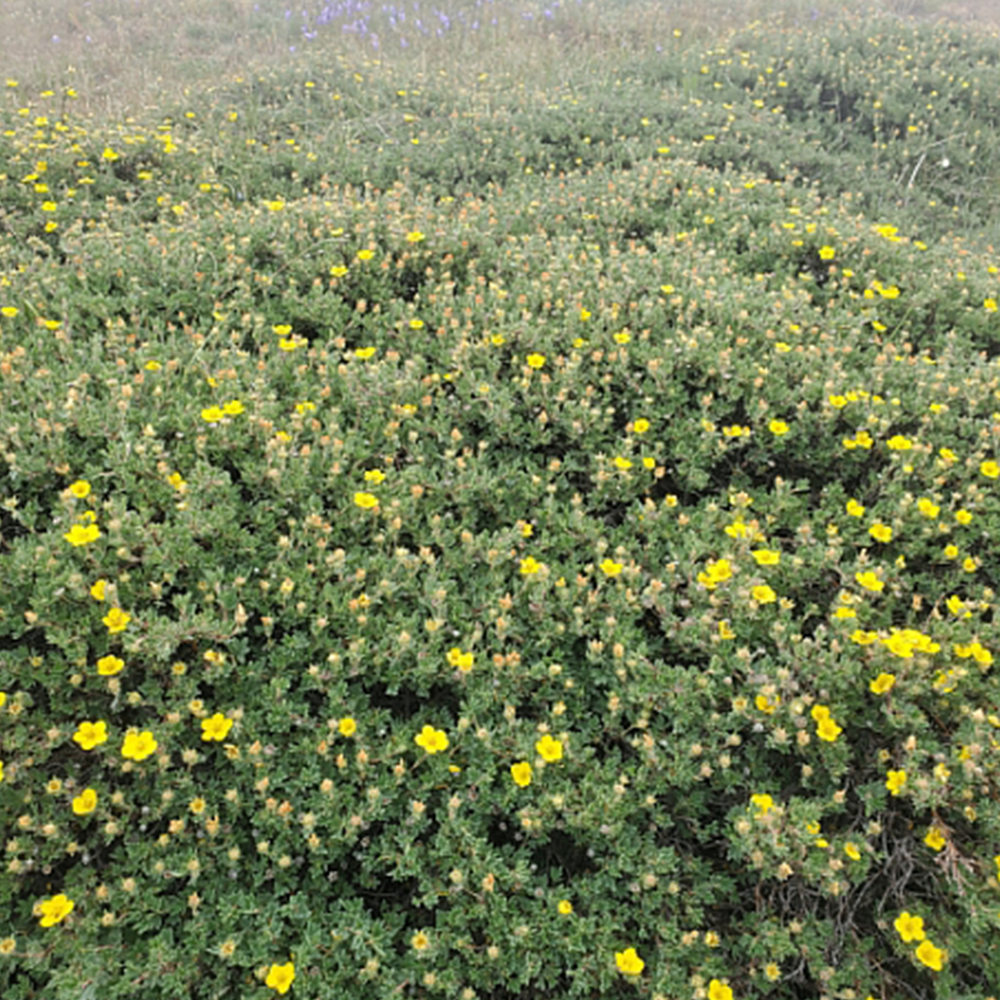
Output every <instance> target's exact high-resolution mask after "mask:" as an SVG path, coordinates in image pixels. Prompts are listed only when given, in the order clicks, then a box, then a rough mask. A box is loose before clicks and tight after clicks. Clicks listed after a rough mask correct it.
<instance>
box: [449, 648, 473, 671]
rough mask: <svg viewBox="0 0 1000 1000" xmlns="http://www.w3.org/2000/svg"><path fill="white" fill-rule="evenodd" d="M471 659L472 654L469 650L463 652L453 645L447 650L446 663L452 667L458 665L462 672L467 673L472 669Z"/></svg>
mask: <svg viewBox="0 0 1000 1000" xmlns="http://www.w3.org/2000/svg"><path fill="white" fill-rule="evenodd" d="M472 661H473V654H472V653H471V651H470V652H468V653H463V652H462V650H460V649H459V648H458V646H454V647H452V648H451V649H449V650H448V663H449V664H450V665H451V666H453V667H458V669H459V670H461V671H463V672H464V673H468V672H469V671H470V670H471V669H472Z"/></svg>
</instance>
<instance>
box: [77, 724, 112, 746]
mask: <svg viewBox="0 0 1000 1000" xmlns="http://www.w3.org/2000/svg"><path fill="white" fill-rule="evenodd" d="M107 739H108V724H107V723H106V722H105V721H104V720H103V719H102V720H100V721H98V722H81V723H80V725H79V726H77V727H76V732H75V733H74V734H73V742H74V743H77V744H78V745H79V746H80V749H81V750H93V749H94V747H96V746H98V745H99V744H101V743H106V742H107Z"/></svg>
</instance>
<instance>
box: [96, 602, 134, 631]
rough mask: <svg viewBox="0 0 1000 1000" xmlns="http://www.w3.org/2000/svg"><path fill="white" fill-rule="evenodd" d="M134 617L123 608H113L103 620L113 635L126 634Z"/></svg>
mask: <svg viewBox="0 0 1000 1000" xmlns="http://www.w3.org/2000/svg"><path fill="white" fill-rule="evenodd" d="M131 620H132V616H131V615H130V614H129V613H128V612H127V611H122V609H121V608H112V609H111V610H110V611H109V612H108V613H107V614H106V615H105V616H104V617H103V618H102V619H101V621H102V622H104V624H105V625H107V627H108V631H109V632H110V633H111V634H112V635H113V634H114V633H116V632H124V631H125V629H126V627H127V626H128V623H129V622H130V621H131Z"/></svg>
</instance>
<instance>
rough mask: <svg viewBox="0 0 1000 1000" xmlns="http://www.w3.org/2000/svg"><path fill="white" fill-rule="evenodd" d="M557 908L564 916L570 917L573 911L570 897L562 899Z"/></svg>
mask: <svg viewBox="0 0 1000 1000" xmlns="http://www.w3.org/2000/svg"><path fill="white" fill-rule="evenodd" d="M556 909H557V910H558V911H559V912H560V913H561V914H562V915H563V916H564V917H568V916H569V915H570V914H571V913H572V912H573V904H572V903H571V902H570V901H569V900H568V899H560V900H559V905H558V906H557V907H556Z"/></svg>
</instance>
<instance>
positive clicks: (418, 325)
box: [409, 316, 424, 330]
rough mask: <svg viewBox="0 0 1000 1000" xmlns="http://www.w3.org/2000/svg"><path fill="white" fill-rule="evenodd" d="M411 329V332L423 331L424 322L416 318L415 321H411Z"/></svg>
mask: <svg viewBox="0 0 1000 1000" xmlns="http://www.w3.org/2000/svg"><path fill="white" fill-rule="evenodd" d="M409 327H410V329H411V330H422V329H423V328H424V321H423V320H422V319H418V318H417V317H416V316H414V317H413V319H411V320H410V323H409Z"/></svg>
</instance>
